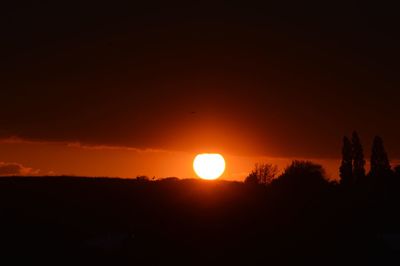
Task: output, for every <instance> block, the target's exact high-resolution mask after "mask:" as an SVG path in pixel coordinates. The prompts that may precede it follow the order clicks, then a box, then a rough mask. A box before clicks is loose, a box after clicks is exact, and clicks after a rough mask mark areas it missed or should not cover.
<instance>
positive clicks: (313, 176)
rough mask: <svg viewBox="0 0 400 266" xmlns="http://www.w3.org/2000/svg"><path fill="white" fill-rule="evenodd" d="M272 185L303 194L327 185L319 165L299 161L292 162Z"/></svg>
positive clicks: (323, 171)
mask: <svg viewBox="0 0 400 266" xmlns="http://www.w3.org/2000/svg"><path fill="white" fill-rule="evenodd" d="M274 183H275V184H278V185H282V186H283V187H287V188H292V189H297V190H301V191H303V192H307V191H316V190H318V189H320V188H322V187H324V186H326V185H327V184H329V182H328V181H327V179H326V177H325V170H324V168H323V167H322V166H321V165H319V164H315V163H313V162H310V161H299V160H294V161H293V162H292V163H291V164H290V165H289V166H288V167H286V168H285V171H284V172H283V174H282V175H281V176H279V177H278V178H277V179H276V181H274Z"/></svg>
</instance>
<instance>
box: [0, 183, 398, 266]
mask: <svg viewBox="0 0 400 266" xmlns="http://www.w3.org/2000/svg"><path fill="white" fill-rule="evenodd" d="M397 191H400V189H398V188H394V186H390V187H386V188H384V189H382V190H380V191H378V192H377V191H375V190H371V189H370V188H358V189H354V188H353V189H343V188H341V187H339V186H337V185H336V186H335V185H329V186H326V187H323V188H318V189H317V190H312V189H307V188H306V189H304V188H296V187H290V186H286V187H285V186H284V185H283V186H282V185H273V186H272V185H271V186H269V187H267V188H266V187H263V186H256V185H255V186H254V185H253V186H252V185H245V184H243V183H237V182H223V181H218V182H205V181H199V180H180V181H179V180H175V179H168V180H163V181H155V182H149V181H136V180H120V179H89V178H76V177H73V178H68V177H51V178H50V177H48V178H33V177H32V178H26V177H15V178H1V179H0V215H1V217H0V243H1V247H0V260H2V261H3V262H4V261H9V260H10V259H11V260H12V261H13V262H25V265H32V264H33V262H40V263H51V264H52V265H60V264H68V265H83V264H85V265H98V264H107V265H348V264H352V265H400V264H399V263H400V260H399V258H400V222H399V221H400V220H399V218H398V216H399V215H398V214H399V212H400V201H399V199H400V196H399V194H400V193H397ZM27 260H28V261H30V262H31V263H26V261H27ZM1 264H2V265H6V264H3V263H1ZM7 265H8V263H7Z"/></svg>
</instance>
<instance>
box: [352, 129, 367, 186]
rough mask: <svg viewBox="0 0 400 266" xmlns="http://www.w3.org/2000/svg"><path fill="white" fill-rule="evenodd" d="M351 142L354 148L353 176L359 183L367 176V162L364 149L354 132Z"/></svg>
mask: <svg viewBox="0 0 400 266" xmlns="http://www.w3.org/2000/svg"><path fill="white" fill-rule="evenodd" d="M351 142H352V146H353V176H354V179H355V181H357V180H359V179H360V178H363V177H364V176H365V160H364V151H363V147H362V145H361V141H360V138H359V136H358V134H357V132H356V131H354V132H353V135H352V137H351Z"/></svg>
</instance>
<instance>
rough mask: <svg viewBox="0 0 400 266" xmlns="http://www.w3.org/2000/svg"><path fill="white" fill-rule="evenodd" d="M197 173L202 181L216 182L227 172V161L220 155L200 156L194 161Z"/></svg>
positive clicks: (207, 154) (206, 154)
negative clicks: (215, 180)
mask: <svg viewBox="0 0 400 266" xmlns="http://www.w3.org/2000/svg"><path fill="white" fill-rule="evenodd" d="M193 169H194V171H195V173H196V174H197V175H198V176H199V177H200V178H202V179H206V180H214V179H217V178H218V177H220V176H221V175H222V174H223V173H224V171H225V160H224V157H222V155H221V154H218V153H202V154H198V155H197V156H196V157H195V158H194V161H193Z"/></svg>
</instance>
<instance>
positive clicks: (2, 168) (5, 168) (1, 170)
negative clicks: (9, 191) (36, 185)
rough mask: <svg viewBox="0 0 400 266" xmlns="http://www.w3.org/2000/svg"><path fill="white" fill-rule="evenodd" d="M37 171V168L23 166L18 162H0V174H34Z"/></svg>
mask: <svg viewBox="0 0 400 266" xmlns="http://www.w3.org/2000/svg"><path fill="white" fill-rule="evenodd" d="M38 173H39V170H34V169H32V168H29V167H25V166H23V165H21V164H19V163H6V162H0V176H9V175H35V174H38Z"/></svg>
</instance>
